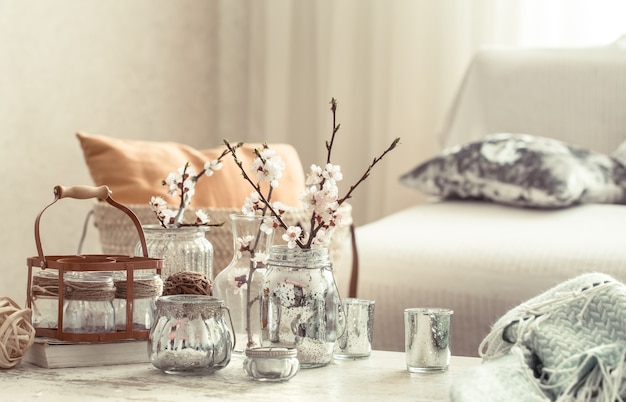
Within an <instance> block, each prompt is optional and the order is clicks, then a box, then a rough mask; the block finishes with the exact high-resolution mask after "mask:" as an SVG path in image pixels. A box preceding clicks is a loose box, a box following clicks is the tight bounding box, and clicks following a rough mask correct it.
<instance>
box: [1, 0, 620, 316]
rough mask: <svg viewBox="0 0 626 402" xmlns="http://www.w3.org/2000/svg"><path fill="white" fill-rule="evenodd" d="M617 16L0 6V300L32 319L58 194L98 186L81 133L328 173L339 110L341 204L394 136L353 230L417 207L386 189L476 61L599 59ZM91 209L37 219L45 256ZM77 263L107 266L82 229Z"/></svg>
mask: <svg viewBox="0 0 626 402" xmlns="http://www.w3.org/2000/svg"><path fill="white" fill-rule="evenodd" d="M625 12H626V3H624V2H622V1H610V0H560V1H559V0H552V1H550V2H546V1H542V0H526V1H524V0H438V1H432V0H177V1H168V0H130V1H106V2H105V1H101V0H56V1H54V2H52V1H45V0H21V1H17V0H0V123H1V126H0V167H1V168H2V177H4V180H5V183H6V186H5V187H4V190H3V191H2V195H0V200H1V206H2V211H4V212H3V213H4V216H5V219H3V221H4V224H3V225H2V226H3V229H2V230H1V231H0V247H1V251H2V255H3V256H4V263H2V265H3V267H2V268H1V271H0V272H1V276H0V278H1V279H0V296H9V297H12V298H13V299H14V300H15V301H16V302H18V303H19V304H20V305H24V304H25V294H26V276H27V265H26V258H27V257H29V256H33V255H35V254H36V248H35V242H34V232H33V224H34V220H35V217H36V216H37V214H38V213H39V212H40V211H41V210H42V209H43V207H45V206H46V205H47V204H48V203H49V202H51V201H52V200H53V192H52V191H53V187H54V186H55V185H57V184H62V185H77V184H89V185H91V184H92V181H91V177H90V176H89V172H88V170H87V168H86V166H85V163H84V159H83V156H82V151H81V149H80V146H79V144H78V141H77V139H76V137H75V133H76V132H77V131H79V130H84V131H86V132H89V133H94V134H104V135H109V136H113V137H119V138H132V139H143V140H155V141H165V140H168V141H177V142H182V143H185V144H188V145H191V146H193V147H196V148H201V149H203V148H210V147H214V146H218V145H220V144H221V141H222V139H223V138H227V139H229V140H231V141H246V142H287V143H290V144H292V145H294V146H295V147H296V149H297V150H298V152H299V153H300V157H301V159H302V162H303V164H304V166H305V169H308V166H309V165H310V164H311V163H318V164H321V163H322V162H323V161H324V160H325V154H326V150H325V148H324V141H325V140H326V139H327V138H329V135H330V133H331V129H332V120H331V117H332V115H331V113H330V111H329V101H330V99H331V97H335V98H337V99H338V102H339V107H338V121H339V122H340V123H341V126H342V128H341V131H340V133H339V137H338V138H337V143H336V148H335V150H334V161H335V163H338V164H340V165H341V166H342V169H343V171H344V175H345V181H344V187H342V188H343V189H344V192H345V191H347V188H348V185H349V184H352V182H354V181H356V180H357V179H358V177H360V175H361V174H362V173H363V172H364V170H365V168H366V167H367V165H368V164H369V163H370V161H371V160H372V158H373V157H374V156H376V155H378V154H379V153H380V152H381V151H382V150H383V149H384V148H386V146H387V145H388V144H389V143H391V141H392V140H393V139H394V138H396V137H401V138H402V140H401V143H402V144H401V146H400V147H399V148H398V149H396V150H395V151H394V152H393V154H392V156H391V157H390V158H388V159H387V160H385V161H384V162H383V163H382V164H381V165H380V166H378V167H377V168H376V169H375V170H374V172H373V174H372V175H371V177H370V178H369V179H368V180H367V181H366V183H365V184H364V185H363V186H362V187H360V188H359V189H358V190H357V191H356V193H355V198H354V199H353V200H351V203H352V204H353V206H354V210H353V216H354V218H355V221H356V223H357V224H358V225H363V224H366V223H368V222H371V221H373V220H375V219H378V218H380V217H382V216H384V215H387V214H389V213H392V212H394V211H397V210H399V209H401V208H404V207H406V206H409V205H412V204H415V203H417V202H420V201H421V200H420V196H419V195H418V194H417V193H416V192H415V191H413V190H410V189H406V188H404V187H402V186H401V185H400V184H399V183H398V181H397V178H398V176H399V175H400V174H402V173H404V172H405V171H407V170H409V169H411V168H412V167H414V166H415V165H417V164H418V163H419V162H422V161H423V160H425V159H427V158H429V157H431V156H434V155H435V154H436V153H438V152H440V151H441V147H440V145H439V142H438V138H437V133H438V129H439V127H440V126H441V125H442V124H443V122H444V121H445V117H446V111H447V109H448V107H449V105H450V103H451V102H452V100H453V98H454V93H455V89H456V88H457V86H458V85H459V83H460V81H461V79H462V76H463V72H464V70H465V68H466V67H467V65H468V63H469V61H470V58H471V56H472V55H473V53H474V52H475V51H476V50H477V49H478V48H479V47H481V46H522V47H546V46H548V47H549V46H595V45H605V44H608V43H610V42H612V41H614V40H616V39H617V38H618V37H619V36H621V35H622V34H623V33H624V32H626V26H625V24H624V21H623V16H624V15H626V13H625ZM590 135H592V134H591V133H590ZM166 162H167V161H164V163H166ZM116 168H117V167H115V166H111V169H116ZM146 202H148V200H146ZM89 209H90V203H89V202H88V201H77V200H63V201H62V202H60V203H57V204H55V206H54V207H53V208H51V209H49V210H48V211H46V214H45V215H44V217H43V219H42V222H41V226H42V241H43V246H44V253H45V254H48V255H50V254H74V253H75V252H76V250H77V246H78V242H79V239H80V235H81V231H82V225H83V221H84V219H85V216H86V214H87V212H88V211H89ZM416 230H419V228H416ZM84 251H86V252H94V253H98V252H100V251H99V244H98V233H97V230H96V229H95V228H93V227H92V228H90V231H89V232H88V234H87V244H86V246H85V248H84Z"/></svg>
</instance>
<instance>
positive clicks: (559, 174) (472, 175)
mask: <svg viewBox="0 0 626 402" xmlns="http://www.w3.org/2000/svg"><path fill="white" fill-rule="evenodd" d="M400 182H401V183H403V184H405V185H407V186H409V187H412V188H415V189H417V190H419V191H421V192H423V193H426V194H429V195H434V196H438V197H441V198H461V199H482V200H491V201H494V202H498V203H502V204H508V205H514V206H523V207H541V208H562V207H567V206H571V205H574V204H579V203H616V204H624V203H626V194H625V192H624V188H626V168H625V167H624V166H623V165H622V164H621V163H620V162H618V160H617V159H614V158H612V157H610V156H608V155H604V154H600V153H597V152H593V151H589V150H586V149H582V148H578V147H575V146H571V145H568V144H565V143H563V142H561V141H558V140H554V139H551V138H545V137H537V136H532V135H527V134H493V135H490V136H487V137H485V139H484V140H482V141H478V142H472V143H468V144H465V145H463V146H459V147H454V148H450V149H448V150H446V151H444V152H443V154H442V155H440V156H437V157H435V158H433V159H431V160H428V161H426V162H424V163H422V164H420V165H419V166H417V167H416V168H415V169H413V170H412V171H410V172H408V173H406V174H404V175H402V176H401V177H400Z"/></svg>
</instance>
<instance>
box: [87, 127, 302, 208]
mask: <svg viewBox="0 0 626 402" xmlns="http://www.w3.org/2000/svg"><path fill="white" fill-rule="evenodd" d="M76 136H77V137H78V140H79V141H80V145H81V147H82V149H83V155H84V157H85V162H86V163H87V166H88V167H89V172H90V173H91V177H92V178H93V181H94V184H95V185H96V186H101V185H107V186H108V187H109V189H110V190H111V191H112V196H113V198H114V199H115V200H116V201H118V202H121V203H123V204H147V203H148V202H149V201H150V198H151V197H152V196H157V195H159V196H162V197H163V198H164V199H166V200H167V201H168V203H169V204H170V205H172V206H174V205H177V203H178V199H177V198H176V197H171V196H169V195H168V194H167V191H166V190H167V188H166V186H163V185H161V182H162V181H163V179H165V177H167V175H168V174H169V173H170V172H175V171H177V170H178V168H180V167H182V166H183V165H184V164H185V162H187V161H189V163H190V164H191V166H193V168H194V169H195V170H196V172H199V171H201V170H202V169H203V167H204V163H205V162H206V161H207V160H213V159H217V157H219V155H220V154H221V153H222V151H223V150H224V148H225V147H224V146H223V145H222V146H220V147H216V148H212V149H206V150H196V149H194V148H192V147H190V146H187V145H184V144H179V143H176V142H156V141H136V140H126V139H118V138H112V137H107V136H103V135H93V134H87V133H84V132H79V133H77V134H76ZM260 146H261V144H245V145H244V146H243V147H242V148H240V149H238V150H237V156H238V157H239V159H240V160H241V161H242V162H243V166H244V168H245V169H248V170H247V171H246V172H247V173H249V174H250V172H249V167H250V165H251V163H252V160H253V159H254V158H255V155H254V148H259V147H260ZM269 146H270V148H272V149H273V150H274V151H276V153H277V154H278V155H280V156H281V157H282V159H283V161H284V162H285V166H286V167H285V171H284V172H283V177H282V178H281V180H280V183H279V186H278V187H276V188H275V189H274V192H273V194H272V200H274V201H281V202H283V203H285V204H287V205H290V206H292V207H300V206H301V202H300V199H299V197H300V193H301V192H302V190H303V189H304V171H303V169H302V163H301V162H300V157H299V156H298V153H297V151H296V150H295V148H293V147H292V146H291V145H288V144H269ZM222 161H223V162H224V163H223V168H222V169H221V170H220V171H218V172H216V173H215V174H214V175H213V176H210V177H206V176H203V177H201V178H200V180H198V183H197V184H196V193H195V194H194V196H193V198H192V199H191V206H192V207H194V208H208V207H216V208H240V207H241V206H243V202H244V200H245V198H246V197H247V196H248V195H249V194H250V192H251V191H252V190H253V189H252V186H250V184H249V183H247V182H246V181H245V180H244V179H243V177H242V175H241V171H240V170H239V167H238V166H237V165H236V164H235V162H234V160H233V158H232V156H231V155H227V156H226V157H224V158H223V159H222ZM251 178H252V180H255V181H256V179H255V176H254V175H251ZM263 184H266V183H263ZM264 194H266V190H264Z"/></svg>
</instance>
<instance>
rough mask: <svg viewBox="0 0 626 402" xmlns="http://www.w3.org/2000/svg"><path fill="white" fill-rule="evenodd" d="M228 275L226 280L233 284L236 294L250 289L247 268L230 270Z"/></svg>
mask: <svg viewBox="0 0 626 402" xmlns="http://www.w3.org/2000/svg"><path fill="white" fill-rule="evenodd" d="M227 275H228V276H227V277H226V282H227V283H229V284H231V285H232V287H233V289H234V293H235V294H240V293H241V292H242V291H245V290H246V289H248V269H247V268H239V269H233V270H232V271H230V272H228V274H227Z"/></svg>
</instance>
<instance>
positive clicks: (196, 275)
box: [163, 271, 213, 296]
mask: <svg viewBox="0 0 626 402" xmlns="http://www.w3.org/2000/svg"><path fill="white" fill-rule="evenodd" d="M212 290H213V283H212V282H211V280H210V279H209V278H208V277H207V276H206V275H204V274H202V273H200V272H192V271H183V272H177V273H175V274H172V275H170V276H169V277H168V278H167V279H166V280H165V282H164V283H163V296H168V295H207V296H212V295H213V292H212Z"/></svg>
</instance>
